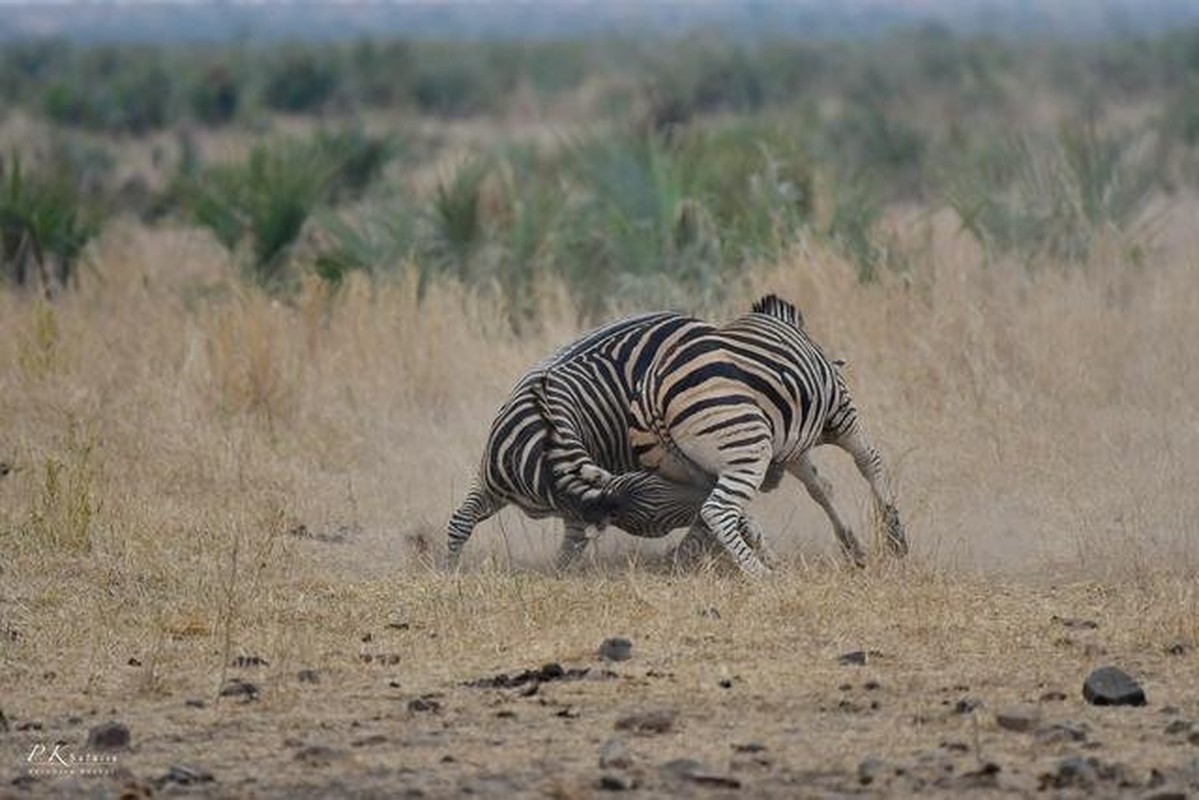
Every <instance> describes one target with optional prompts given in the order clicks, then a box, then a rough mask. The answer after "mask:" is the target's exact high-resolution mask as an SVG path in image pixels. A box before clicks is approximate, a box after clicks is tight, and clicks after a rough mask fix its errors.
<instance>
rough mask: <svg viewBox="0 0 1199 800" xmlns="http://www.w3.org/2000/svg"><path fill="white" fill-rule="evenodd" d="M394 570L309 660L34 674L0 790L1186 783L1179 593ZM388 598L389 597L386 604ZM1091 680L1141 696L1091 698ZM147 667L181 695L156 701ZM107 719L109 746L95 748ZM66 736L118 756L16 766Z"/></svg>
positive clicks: (953, 581) (1195, 730)
mask: <svg viewBox="0 0 1199 800" xmlns="http://www.w3.org/2000/svg"><path fill="white" fill-rule="evenodd" d="M336 546H337V545H335V544H324V543H306V544H305V546H304V549H305V550H309V551H311V552H309V553H307V554H306V556H305V557H315V558H319V557H320V551H321V550H322V549H328V548H333V547H336ZM401 580H402V581H403V585H394V584H393V585H387V584H386V583H371V584H363V585H356V586H352V587H348V588H347V587H343V588H341V589H335V588H334V587H331V586H326V587H323V589H324V590H326V591H332V592H334V593H336V594H338V595H339V597H338V599H337V602H336V609H337V613H336V615H335V616H336V617H338V618H340V620H339V619H337V618H333V617H332V616H330V614H329V610H328V609H325V610H321V609H314V611H313V614H311V615H308V616H307V617H306V618H301V619H297V620H296V625H297V627H298V628H303V629H308V628H311V627H313V626H317V627H320V628H322V629H323V633H322V634H321V635H320V641H319V644H318V646H317V647H316V648H314V649H309V648H306V647H300V648H298V649H293V650H291V651H290V652H289V651H288V648H278V647H276V648H274V649H273V651H272V652H271V654H270V656H269V657H264V656H262V655H261V654H258V653H252V652H240V653H237V654H234V655H233V656H232V657H231V658H230V659H229V661H228V664H227V669H225V670H223V671H222V672H224V674H223V675H220V674H218V672H217V671H214V670H213V669H212V668H211V666H212V665H213V664H214V663H216V660H217V659H219V657H220V650H219V649H216V650H214V649H213V648H214V645H219V644H220V643H219V642H214V641H213V637H212V636H210V635H208V633H207V632H205V631H200V630H191V631H188V630H179V631H177V633H176V635H175V636H174V637H172V638H171V639H170V640H168V641H164V642H159V643H158V644H157V645H156V649H155V650H153V651H151V652H145V651H131V652H129V653H128V661H127V665H128V666H127V667H126V673H127V674H125V675H123V676H115V678H114V680H113V681H112V682H111V686H110V687H109V688H102V687H96V688H94V689H92V690H85V691H82V692H81V691H78V690H77V689H75V688H74V687H72V686H71V681H70V679H69V677H68V676H56V675H55V674H54V673H53V672H47V673H46V674H44V675H42V676H40V680H36V681H30V682H26V683H25V689H26V690H25V691H23V692H21V693H20V694H6V696H5V697H4V700H3V706H2V708H3V712H4V715H5V717H4V719H5V721H4V723H3V727H2V728H0V730H3V732H2V733H0V745H2V748H0V749H2V750H3V752H4V753H5V754H6V755H5V757H4V759H3V760H2V761H0V779H2V781H3V783H2V784H0V786H2V788H0V796H3V797H10V796H11V797H15V798H25V797H41V796H47V797H74V796H102V797H103V796H128V797H148V796H175V795H186V796H197V797H279V798H284V797H334V796H359V797H453V796H467V795H469V796H481V797H517V796H520V797H561V798H574V797H590V796H602V795H605V794H606V793H607V792H609V791H611V792H616V793H624V794H628V795H630V796H638V797H666V796H671V797H673V796H746V797H836V796H842V795H855V796H904V795H911V794H917V793H918V794H921V795H928V796H938V797H958V796H963V795H969V796H972V797H991V796H999V795H1016V796H1027V795H1034V794H1039V795H1042V796H1059V795H1060V796H1078V797H1084V796H1085V797H1108V796H1112V797H1115V796H1145V797H1149V796H1152V797H1161V798H1164V797H1186V796H1194V794H1195V793H1196V792H1199V651H1197V649H1196V646H1197V644H1199V638H1197V637H1196V619H1199V613H1197V611H1199V608H1197V603H1199V589H1197V587H1196V586H1195V585H1194V583H1193V582H1192V581H1189V580H1187V579H1181V578H1180V579H1169V578H1158V579H1153V580H1150V581H1141V582H1136V581H1132V582H1128V583H1126V584H1123V585H1098V584H1074V585H1069V586H1061V587H1051V586H1045V587H1041V588H1034V587H1030V586H1027V585H1018V584H1010V583H1004V582H1002V581H999V580H995V579H986V578H973V579H968V578H961V577H949V576H947V575H945V574H944V573H938V572H937V571H935V570H932V569H929V568H926V567H921V566H904V567H895V566H889V565H886V564H878V565H875V566H873V567H872V568H871V569H869V570H868V571H866V572H865V573H862V574H857V573H853V572H849V571H847V570H843V569H841V568H838V567H836V566H834V565H828V564H825V565H821V566H803V565H798V564H797V565H793V566H792V567H791V568H789V569H788V570H787V571H786V572H784V573H783V574H779V575H776V576H774V577H773V578H771V579H769V580H767V581H765V582H762V583H759V584H753V583H750V582H748V581H746V580H743V579H741V578H738V577H735V576H727V575H722V574H719V573H718V572H710V571H709V572H702V573H700V574H697V575H685V576H672V575H671V574H669V573H668V572H667V571H665V570H663V569H660V568H658V567H656V566H654V565H653V564H633V565H628V564H624V565H603V564H601V565H600V566H598V567H596V566H592V567H591V568H590V569H586V570H584V571H583V572H582V573H581V574H578V575H573V576H567V577H555V576H550V575H545V574H541V573H538V572H517V573H501V572H499V571H487V570H484V571H481V572H477V573H474V574H467V575H462V576H447V575H439V574H436V573H423V574H419V573H411V574H407V575H404V576H402V578H401ZM313 588H314V589H317V592H316V593H317V594H320V591H321V590H320V589H318V588H317V587H313ZM389 595H390V596H392V597H393V598H399V600H400V602H399V603H398V604H397V603H395V602H394V601H393V602H392V603H389V604H387V605H386V607H385V608H380V607H379V606H377V605H376V602H377V600H378V599H379V598H381V597H386V596H389ZM339 622H340V624H339ZM331 629H332V630H331ZM296 635H297V636H300V637H302V636H303V633H302V631H297V632H296ZM606 637H627V639H628V640H629V641H631V643H632V647H631V651H630V657H629V658H628V659H627V660H622V661H609V660H605V659H601V658H600V657H599V654H598V651H599V647H600V645H601V642H602V641H603V640H604V639H605V638H606ZM304 651H306V654H305V655H303V656H301V655H300V652H304ZM121 655H122V656H124V655H125V654H124V653H122V654H121ZM260 661H265V663H259V662H260ZM154 662H157V663H156V664H155V663H154ZM1107 664H1114V665H1119V666H1120V667H1122V668H1123V669H1124V670H1126V671H1127V672H1129V673H1130V674H1131V675H1133V676H1134V677H1135V678H1136V679H1137V680H1138V681H1139V682H1140V683H1141V685H1142V686H1143V688H1144V691H1145V693H1146V695H1147V698H1148V703H1147V705H1144V706H1141V707H1100V706H1093V705H1090V704H1089V703H1088V702H1086V701H1085V700H1084V698H1083V694H1082V685H1083V681H1084V679H1085V678H1086V676H1087V674H1088V673H1089V672H1090V671H1091V670H1092V669H1094V668H1096V667H1099V666H1103V665H1107ZM555 665H557V666H555ZM155 670H161V671H165V672H169V673H170V674H171V675H172V679H171V684H172V686H173V688H161V687H160V688H158V689H153V690H146V689H145V682H146V680H147V675H148V673H153V672H154V671H155ZM247 685H248V686H252V687H253V688H247ZM138 687H141V690H140V691H138ZM223 687H234V688H233V689H227V690H228V691H234V692H237V691H240V692H241V693H239V694H231V695H228V696H219V695H218V692H217V690H218V689H220V688H223ZM109 721H116V722H118V723H120V724H122V725H125V726H127V728H128V730H129V733H130V740H129V743H128V745H127V746H122V747H117V748H115V749H102V748H99V747H97V746H94V745H91V744H89V731H91V730H92V729H94V728H96V727H97V726H101V725H102V724H103V723H106V722H109ZM1001 721H1002V724H1001ZM56 743H61V744H63V745H65V749H64V750H63V751H62V752H64V753H66V752H69V754H70V755H73V756H75V757H76V758H79V759H85V758H88V757H96V756H99V757H101V758H108V759H111V762H107V761H106V762H102V763H100V764H96V765H86V764H79V763H73V765H72V767H71V768H65V767H62V765H59V767H61V768H62V769H63V770H64V771H65V772H66V773H68V774H61V775H51V776H45V775H40V776H39V775H31V772H33V773H36V772H37V770H38V769H43V770H44V769H46V768H47V766H49V765H47V764H45V763H44V761H45V759H46V758H47V757H48V753H47V752H46V751H45V750H42V751H37V750H36V749H37V748H38V747H39V746H40V745H46V746H48V747H49V748H52V747H53V745H54V744H56ZM35 751H36V757H35V758H34V759H33V761H34V762H38V763H30V758H29V757H30V755H31V754H33V753H35ZM39 764H41V766H39ZM89 767H90V768H92V769H95V770H97V771H99V772H101V773H104V774H100V775H96V776H90V775H83V774H81V773H82V771H83V770H84V769H85V768H89ZM70 773H73V774H70Z"/></svg>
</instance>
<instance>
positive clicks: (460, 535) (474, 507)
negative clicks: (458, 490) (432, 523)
mask: <svg viewBox="0 0 1199 800" xmlns="http://www.w3.org/2000/svg"><path fill="white" fill-rule="evenodd" d="M505 505H507V504H506V503H505V501H504V500H502V499H501V498H499V497H496V496H495V495H494V494H491V493H490V492H486V491H484V490H483V488H482V487H481V486H480V485H479V481H478V480H475V482H474V483H473V484H471V487H470V492H468V493H467V495H466V499H465V500H463V501H462V505H460V506H458V510H457V511H455V512H454V515H453V516H452V517H450V522H449V525H447V526H446V540H447V541H446V559H445V566H446V569H455V568H457V566H458V561H459V559H460V558H461V556H462V548H463V546H465V545H466V540H467V539H469V538H470V535H471V534H472V533H474V532H475V526H476V525H478V524H479V523H480V522H482V521H483V520H485V519H487V518H488V517H490V516H492V515H493V514H495V512H497V511H499V510H500V509H501V508H503V507H504V506H505Z"/></svg>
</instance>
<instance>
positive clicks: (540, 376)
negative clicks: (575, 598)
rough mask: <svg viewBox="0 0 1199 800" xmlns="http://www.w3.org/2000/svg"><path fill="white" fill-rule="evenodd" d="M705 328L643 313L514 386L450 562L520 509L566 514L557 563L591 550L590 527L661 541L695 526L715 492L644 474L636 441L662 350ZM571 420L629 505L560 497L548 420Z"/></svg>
mask: <svg viewBox="0 0 1199 800" xmlns="http://www.w3.org/2000/svg"><path fill="white" fill-rule="evenodd" d="M701 324H702V323H700V322H698V321H697V320H694V319H692V318H690V317H686V316H683V315H681V314H675V313H670V312H659V313H651V314H642V315H639V316H634V317H630V318H627V319H623V320H619V321H617V322H613V323H610V324H608V325H605V326H603V327H601V328H598V329H596V330H594V331H592V332H590V333H588V334H585V335H584V336H583V337H581V338H580V339H579V340H577V341H575V342H573V343H572V344H569V345H567V346H565V347H563V348H562V349H560V350H559V351H558V352H556V353H554V354H553V355H551V356H550V357H549V358H547V359H546V360H544V361H542V362H541V363H539V364H537V365H536V366H534V367H533V368H532V369H531V370H530V371H529V372H528V373H527V374H525V375H524V376H523V377H522V378H521V379H520V380H519V381H518V382H517V384H516V387H515V388H514V389H513V390H512V392H511V394H510V395H509V397H508V399H507V401H505V403H504V404H503V406H501V408H500V410H499V413H498V414H497V415H496V417H495V420H494V421H493V422H492V425H491V431H490V434H489V435H488V438H487V444H486V447H485V448H484V451H483V458H482V462H481V464H480V466H479V470H478V473H477V475H476V477H475V479H474V482H473V483H472V485H471V488H470V491H469V492H468V494H467V496H466V499H465V500H464V501H463V502H462V505H461V506H460V507H459V508H458V510H457V511H455V512H454V514H453V516H452V517H451V518H450V521H449V524H448V526H447V538H448V546H447V565H448V566H450V567H453V566H456V565H457V563H458V561H459V558H460V555H461V552H462V548H463V546H465V544H466V542H467V540H468V539H469V538H470V536H471V534H472V533H473V532H474V529H475V527H476V526H477V525H478V524H479V523H480V522H482V521H484V520H486V519H487V518H489V517H491V516H492V515H494V514H495V513H496V512H498V511H499V510H500V509H501V508H503V507H504V506H506V505H508V504H509V503H514V504H516V505H517V506H519V507H520V508H521V509H522V510H523V511H524V512H525V513H526V514H528V515H529V516H530V517H533V518H541V517H548V516H557V517H562V518H564V520H565V522H566V535H565V537H564V538H563V541H562V545H561V547H560V549H559V551H558V555H557V558H556V559H555V563H556V565H557V566H558V567H559V568H565V567H567V566H569V565H570V564H571V563H572V562H573V561H574V560H575V558H576V557H577V556H578V555H579V554H580V553H581V552H582V551H583V549H584V548H585V547H586V546H587V535H586V531H587V526H588V525H596V526H599V527H602V526H603V525H604V524H607V523H611V524H613V525H615V526H617V527H619V528H621V529H622V530H624V531H626V532H627V533H630V534H632V535H634V536H643V537H658V536H664V535H666V534H667V533H669V532H670V531H672V530H674V529H676V528H681V527H687V526H689V525H691V524H692V522H693V521H694V520H695V518H696V515H697V514H698V511H699V507H700V504H701V503H702V502H703V500H704V498H705V496H706V493H705V492H704V491H703V490H702V488H700V487H697V486H695V485H693V484H689V483H678V482H674V481H671V480H669V479H667V478H665V477H664V476H660V475H656V474H653V473H649V472H645V471H637V470H636V458H635V457H634V455H633V452H632V448H631V445H630V444H629V438H628V430H629V425H630V419H629V413H630V404H631V400H632V394H633V387H634V386H635V385H636V384H637V382H638V381H639V380H640V379H641V377H642V376H643V375H644V374H645V370H646V369H647V368H648V366H649V364H650V363H652V361H653V360H654V358H655V357H656V356H657V354H658V353H659V351H661V350H663V349H669V348H671V347H673V346H674V345H675V344H676V343H677V342H678V341H679V339H680V338H681V337H684V336H685V333H686V331H687V330H688V329H689V328H691V327H692V326H695V325H701ZM551 369H553V370H555V371H557V372H559V373H560V375H561V377H562V380H561V381H560V383H561V387H560V388H558V389H557V390H556V391H554V392H553V395H554V396H553V398H552V399H551V398H548V397H546V396H545V394H544V386H543V383H544V380H545V376H546V374H547V373H548V371H549V370H551ZM547 413H553V414H554V415H555V416H556V417H558V418H561V419H563V420H567V421H568V422H564V424H569V425H570V426H571V430H572V431H575V432H577V435H578V436H579V441H580V443H581V446H582V447H585V448H586V451H587V453H588V459H589V461H590V460H591V459H594V461H593V462H592V463H594V464H595V465H596V468H597V469H600V470H602V474H603V475H604V476H605V477H606V478H608V477H610V476H611V474H612V473H617V474H618V475H619V477H617V478H612V481H613V483H612V492H613V494H612V496H613V497H619V498H620V503H619V504H618V506H619V507H616V506H610V505H608V504H605V503H604V502H603V500H602V498H597V497H596V496H594V495H593V496H589V497H585V498H575V497H574V496H572V495H569V494H563V493H559V492H558V491H556V489H555V486H554V482H553V478H552V473H551V470H550V469H549V468H548V466H547V464H546V461H545V452H546V445H547V424H546V414H547Z"/></svg>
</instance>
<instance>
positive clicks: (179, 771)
mask: <svg viewBox="0 0 1199 800" xmlns="http://www.w3.org/2000/svg"><path fill="white" fill-rule="evenodd" d="M215 780H216V778H214V777H212V773H211V772H209V771H208V770H206V769H203V768H201V767H191V766H187V765H186V764H172V765H171V766H170V768H169V769H168V770H167V773H166V774H165V775H163V776H162V777H161V778H159V779H158V780H157V781H155V782H156V783H157V784H158V785H159V787H160V788H161V787H162V786H165V785H166V784H168V783H174V784H177V785H179V786H194V785H196V784H198V783H212V782H214V781H215Z"/></svg>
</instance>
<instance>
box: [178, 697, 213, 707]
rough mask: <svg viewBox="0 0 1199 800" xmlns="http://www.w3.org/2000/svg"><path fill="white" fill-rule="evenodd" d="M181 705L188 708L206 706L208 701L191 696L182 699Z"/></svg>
mask: <svg viewBox="0 0 1199 800" xmlns="http://www.w3.org/2000/svg"><path fill="white" fill-rule="evenodd" d="M183 705H185V706H187V707H188V708H208V703H206V702H204V701H203V700H201V699H200V698H198V697H191V698H188V699H187V700H184V701H183Z"/></svg>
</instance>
